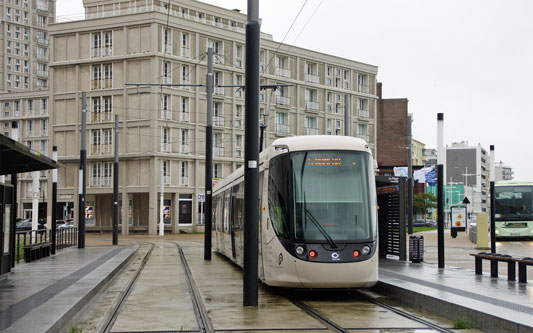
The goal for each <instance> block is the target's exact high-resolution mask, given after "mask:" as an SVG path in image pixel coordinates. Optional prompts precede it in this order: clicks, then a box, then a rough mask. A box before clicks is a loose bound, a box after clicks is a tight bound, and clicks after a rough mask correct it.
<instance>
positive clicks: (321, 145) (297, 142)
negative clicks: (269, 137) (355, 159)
mask: <svg viewBox="0 0 533 333" xmlns="http://www.w3.org/2000/svg"><path fill="white" fill-rule="evenodd" d="M272 146H274V147H279V146H285V147H287V148H288V149H289V151H300V150H323V149H333V150H360V151H367V152H370V149H369V148H368V144H367V143H366V142H365V141H364V140H363V139H359V138H354V137H352V136H338V135H304V136H291V137H286V138H280V139H277V140H275V141H274V142H272Z"/></svg>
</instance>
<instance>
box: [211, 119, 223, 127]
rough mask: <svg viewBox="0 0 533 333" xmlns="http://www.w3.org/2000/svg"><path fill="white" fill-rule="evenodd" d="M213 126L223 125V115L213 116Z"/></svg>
mask: <svg viewBox="0 0 533 333" xmlns="http://www.w3.org/2000/svg"><path fill="white" fill-rule="evenodd" d="M213 126H219V127H224V117H223V116H213Z"/></svg>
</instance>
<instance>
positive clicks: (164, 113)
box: [161, 109, 172, 120]
mask: <svg viewBox="0 0 533 333" xmlns="http://www.w3.org/2000/svg"><path fill="white" fill-rule="evenodd" d="M171 115H172V111H170V110H168V109H163V110H161V119H163V120H171V118H172V117H171Z"/></svg>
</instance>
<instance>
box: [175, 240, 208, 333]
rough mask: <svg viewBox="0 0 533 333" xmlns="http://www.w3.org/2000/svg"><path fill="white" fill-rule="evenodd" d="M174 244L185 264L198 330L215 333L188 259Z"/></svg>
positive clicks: (184, 268) (179, 247)
mask: <svg viewBox="0 0 533 333" xmlns="http://www.w3.org/2000/svg"><path fill="white" fill-rule="evenodd" d="M172 244H174V245H176V246H177V247H178V251H179V253H180V259H181V262H182V264H183V270H184V271H185V276H186V277H187V282H188V285H189V293H190V295H191V300H192V303H193V308H194V313H195V314H196V320H197V321H198V328H199V330H200V332H206V333H214V332H215V330H214V328H213V324H212V323H211V319H210V318H209V315H208V314H207V309H206V307H205V303H204V301H203V299H202V296H201V294H200V290H199V289H198V286H197V285H196V282H194V277H193V275H192V272H191V269H190V267H189V264H188V263H187V258H186V257H185V254H184V253H183V250H182V249H181V246H179V245H178V244H176V243H172Z"/></svg>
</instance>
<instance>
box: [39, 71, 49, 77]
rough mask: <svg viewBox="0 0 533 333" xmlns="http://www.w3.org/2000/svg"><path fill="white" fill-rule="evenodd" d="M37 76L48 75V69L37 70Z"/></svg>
mask: <svg viewBox="0 0 533 333" xmlns="http://www.w3.org/2000/svg"><path fill="white" fill-rule="evenodd" d="M37 76H42V77H48V71H40V70H38V71H37Z"/></svg>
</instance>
